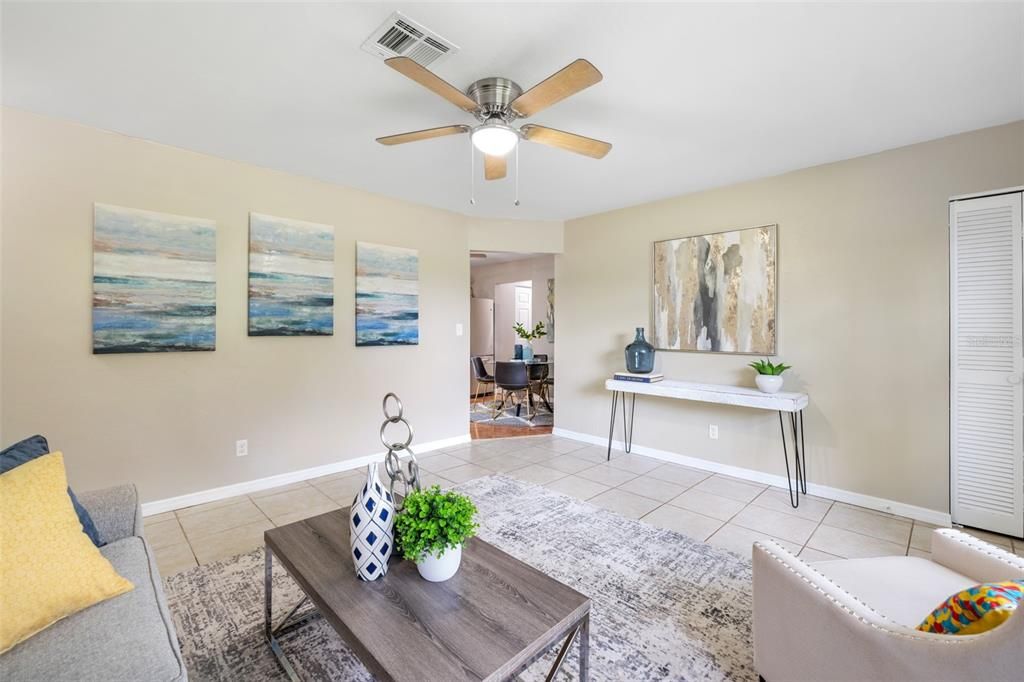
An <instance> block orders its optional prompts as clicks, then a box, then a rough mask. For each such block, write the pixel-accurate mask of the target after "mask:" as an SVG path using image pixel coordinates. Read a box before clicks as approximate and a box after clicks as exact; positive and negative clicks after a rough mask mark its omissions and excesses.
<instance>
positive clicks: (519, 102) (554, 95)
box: [510, 59, 603, 118]
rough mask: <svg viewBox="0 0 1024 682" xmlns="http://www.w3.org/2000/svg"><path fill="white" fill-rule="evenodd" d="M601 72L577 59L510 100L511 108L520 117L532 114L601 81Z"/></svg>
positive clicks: (588, 63) (584, 60)
mask: <svg viewBox="0 0 1024 682" xmlns="http://www.w3.org/2000/svg"><path fill="white" fill-rule="evenodd" d="M601 78H603V76H601V72H600V71H598V70H597V68H596V67H595V66H594V65H593V64H591V63H590V62H588V61H587V60H586V59H577V60H576V61H574V62H573V63H572V64H570V65H569V66H567V67H565V68H564V69H562V70H561V71H559V72H558V73H556V74H554V75H552V76H548V77H547V78H546V79H544V80H542V81H541V82H540V83H537V85H534V86H533V87H532V88H530V89H529V90H527V91H526V92H524V93H523V94H521V95H519V97H516V98H515V99H514V100H512V104H511V105H510V106H511V107H512V109H513V110H514V111H515V112H516V113H517V114H519V115H520V116H521V117H523V118H526V117H527V116H533V115H534V114H536V113H537V112H539V111H543V110H544V109H547V108H548V107H550V106H551V105H552V104H557V103H558V102H561V101H562V100H563V99H565V98H566V97H570V96H572V95H575V94H576V93H577V92H579V91H581V90H585V89H587V88H589V87H590V86H591V85H594V84H595V83H600V82H601Z"/></svg>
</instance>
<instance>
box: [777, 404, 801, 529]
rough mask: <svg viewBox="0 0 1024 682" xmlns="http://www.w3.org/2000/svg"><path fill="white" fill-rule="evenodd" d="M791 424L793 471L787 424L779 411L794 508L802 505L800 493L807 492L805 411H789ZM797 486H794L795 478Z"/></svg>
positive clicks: (791, 500)
mask: <svg viewBox="0 0 1024 682" xmlns="http://www.w3.org/2000/svg"><path fill="white" fill-rule="evenodd" d="M789 426H790V430H791V431H792V433H793V471H792V473H790V469H789V447H788V446H787V443H786V425H785V421H784V419H783V417H782V412H781V411H780V412H779V432H780V434H781V436H782V458H783V461H785V463H786V484H787V485H788V486H789V503H790V505H792V507H793V508H794V509H796V508H797V507H799V506H800V494H801V493H803V494H804V495H806V494H807V452H806V448H805V440H804V411H803V410H798V411H796V412H790V413H789ZM794 477H795V478H796V486H795V487H794V486H793V478H794Z"/></svg>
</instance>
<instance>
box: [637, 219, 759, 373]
mask: <svg viewBox="0 0 1024 682" xmlns="http://www.w3.org/2000/svg"><path fill="white" fill-rule="evenodd" d="M777 231H778V230H777V226H776V225H762V226H760V227H751V228H748V229H744V230H732V231H729V232H717V233H714V234H706V235H700V236H696V237H683V238H680V239H668V240H665V241H660V242H655V243H654V292H653V293H654V298H653V320H652V328H653V330H654V338H653V341H654V346H655V348H658V349H659V350H682V351H707V352H712V353H743V354H751V355H775V352H776V335H777V328H776V322H777V320H776V308H777V294H776V281H777V280H776V247H777V243H778V240H777V234H776V233H777Z"/></svg>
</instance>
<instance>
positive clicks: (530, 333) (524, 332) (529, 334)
mask: <svg viewBox="0 0 1024 682" xmlns="http://www.w3.org/2000/svg"><path fill="white" fill-rule="evenodd" d="M512 329H514V330H515V332H516V336H518V337H519V338H521V339H522V340H523V341H525V342H526V343H524V344H523V360H526V361H530V360H533V346H532V345H530V342H531V341H536V340H537V339H540V338H543V337H545V336H547V335H548V332H547V330H546V329H544V323H543V322H538V323H537V324H535V325H533V329H532V330H531V329H527V328H526V327H524V326H523V323H522V322H516V323H515V324H514V325H512Z"/></svg>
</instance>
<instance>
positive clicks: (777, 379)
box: [750, 358, 790, 393]
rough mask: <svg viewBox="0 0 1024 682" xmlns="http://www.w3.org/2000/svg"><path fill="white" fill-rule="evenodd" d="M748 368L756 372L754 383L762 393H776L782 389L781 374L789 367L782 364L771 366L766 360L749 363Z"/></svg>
mask: <svg viewBox="0 0 1024 682" xmlns="http://www.w3.org/2000/svg"><path fill="white" fill-rule="evenodd" d="M750 366H751V367H753V368H754V369H755V370H756V371H757V377H756V379H755V381H757V387H758V388H759V389H760V390H761V391H762V392H763V393H778V392H779V390H780V389H781V388H782V373H783V372H785V371H786V370H787V369H790V366H789V365H787V364H785V363H783V362H780V363H779V364H777V365H776V364H772V362H771V361H770V360H769V359H768V358H765V359H764V360H758V361H756V362H751V363H750Z"/></svg>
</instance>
